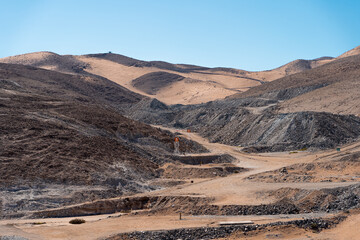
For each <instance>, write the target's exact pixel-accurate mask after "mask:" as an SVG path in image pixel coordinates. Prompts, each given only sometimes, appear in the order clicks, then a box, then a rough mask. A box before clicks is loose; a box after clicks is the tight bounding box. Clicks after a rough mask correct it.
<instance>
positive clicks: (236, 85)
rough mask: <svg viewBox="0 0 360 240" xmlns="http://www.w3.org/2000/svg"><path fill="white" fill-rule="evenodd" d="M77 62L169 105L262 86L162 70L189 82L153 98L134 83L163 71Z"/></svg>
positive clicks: (93, 61) (226, 76)
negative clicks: (143, 77)
mask: <svg viewBox="0 0 360 240" xmlns="http://www.w3.org/2000/svg"><path fill="white" fill-rule="evenodd" d="M77 59H79V60H81V61H83V62H85V63H87V64H89V65H90V66H91V68H89V69H87V71H88V72H91V73H93V74H96V75H100V76H103V77H106V78H108V79H110V80H112V81H114V82H116V83H118V84H120V85H122V86H124V87H126V88H128V89H130V90H131V91H134V92H137V93H140V94H143V95H145V96H149V97H154V98H157V99H159V100H160V101H162V102H165V103H167V104H178V103H180V104H196V103H202V102H207V101H212V100H216V99H219V98H224V97H226V96H229V95H232V94H234V93H236V92H238V91H244V90H247V89H248V88H249V87H252V86H256V85H259V84H260V83H259V82H257V81H254V80H249V79H242V78H239V77H237V76H236V75H232V74H226V73H221V72H220V73H213V74H204V73H194V72H191V73H178V72H175V71H170V70H160V71H166V72H170V73H175V74H178V75H181V76H183V77H185V79H184V80H182V81H180V82H176V83H174V84H172V85H170V86H168V87H165V88H163V89H161V90H160V91H159V92H158V93H157V94H156V95H149V94H146V93H144V92H143V91H141V90H138V89H137V88H135V87H133V85H132V83H131V81H132V80H133V79H135V78H138V77H140V76H142V75H144V74H146V73H150V72H155V71H159V69H157V68H154V67H143V68H139V67H133V66H130V67H129V66H125V65H122V64H119V63H115V62H112V61H109V60H105V59H98V58H90V57H84V56H79V57H77Z"/></svg>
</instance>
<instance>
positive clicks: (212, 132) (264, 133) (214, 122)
mask: <svg viewBox="0 0 360 240" xmlns="http://www.w3.org/2000/svg"><path fill="white" fill-rule="evenodd" d="M276 103H277V102H276V101H275V100H266V99H263V98H245V99H234V100H223V101H215V102H209V103H206V104H200V105H191V106H182V105H174V106H166V105H164V104H162V103H160V102H158V101H157V100H144V101H140V102H139V103H138V104H136V105H134V106H133V107H132V108H131V109H130V110H129V112H128V114H129V116H130V117H131V118H134V119H139V120H141V121H144V122H148V123H155V124H163V125H167V126H171V127H176V128H190V129H192V130H193V131H196V132H199V133H200V134H201V135H202V136H205V137H207V138H208V139H209V140H210V141H212V142H221V143H225V144H230V145H240V146H243V147H247V151H261V152H263V151H285V150H296V149H301V148H304V147H306V148H321V149H325V148H333V147H335V146H337V145H339V144H344V143H347V142H349V141H354V140H356V139H357V138H358V137H359V136H360V119H359V118H357V117H355V116H343V115H335V114H330V113H316V112H296V113H278V111H277V107H276Z"/></svg>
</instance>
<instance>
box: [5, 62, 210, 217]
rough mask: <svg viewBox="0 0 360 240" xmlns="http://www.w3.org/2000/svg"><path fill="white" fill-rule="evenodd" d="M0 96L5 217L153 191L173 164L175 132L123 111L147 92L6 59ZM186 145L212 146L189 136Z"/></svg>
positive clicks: (189, 149) (200, 149)
mask: <svg viewBox="0 0 360 240" xmlns="http://www.w3.org/2000/svg"><path fill="white" fill-rule="evenodd" d="M0 99H1V102H0V116H1V118H0V130H1V135H0V142H1V144H0V146H1V151H0V163H1V164H0V192H1V197H2V198H1V200H2V203H1V204H2V208H1V209H2V211H4V212H5V213H6V214H14V213H15V212H16V211H18V212H19V214H20V212H22V211H25V210H26V211H27V210H32V209H35V208H36V209H43V208H49V207H50V208H51V207H57V206H61V205H66V204H70V203H76V202H81V201H87V200H91V199H95V198H99V197H114V196H119V195H122V194H124V193H134V192H141V191H145V190H150V189H154V186H151V185H150V184H149V183H148V182H147V181H148V180H151V179H154V178H158V177H159V176H160V174H161V171H160V170H159V166H160V165H161V164H163V163H164V162H171V161H172V160H171V158H169V157H168V155H171V154H172V153H173V151H174V146H173V141H174V137H175V135H174V134H173V133H170V132H168V131H164V130H160V129H158V128H154V127H151V126H149V125H146V124H144V123H141V122H138V121H134V120H131V119H129V118H126V117H124V116H123V115H121V114H120V113H119V112H121V111H120V110H119V107H120V106H121V105H122V106H124V107H125V108H126V106H128V105H129V104H134V103H136V102H138V101H139V100H140V99H142V97H141V96H139V95H137V94H134V93H131V92H129V91H128V90H126V89H124V88H123V87H121V86H118V85H117V84H115V83H113V82H111V81H108V80H105V79H102V78H94V77H84V76H79V75H69V74H64V73H59V72H55V71H50V70H44V69H40V68H35V67H31V66H24V65H16V64H4V63H2V64H0ZM180 150H181V151H183V152H204V151H206V150H205V148H203V147H202V146H200V145H199V144H197V143H194V142H191V141H188V140H185V139H184V140H182V145H181V148H180ZM9 189H10V190H9ZM11 189H12V190H11ZM19 189H21V191H20V190H19ZM31 189H32V190H31ZM34 189H36V190H34ZM31 191H36V192H37V193H36V194H35V195H32V197H31V198H29V197H28V196H29V195H28V194H32V193H31ZM49 191H52V197H49V196H48V195H47V194H48V192H49ZM14 192H15V193H16V194H13V193H14ZM34 201H36V205H33V202H34Z"/></svg>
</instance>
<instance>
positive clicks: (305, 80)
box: [229, 48, 360, 115]
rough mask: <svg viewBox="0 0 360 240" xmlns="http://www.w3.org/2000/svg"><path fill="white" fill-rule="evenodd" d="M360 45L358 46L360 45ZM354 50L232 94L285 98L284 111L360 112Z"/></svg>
mask: <svg viewBox="0 0 360 240" xmlns="http://www.w3.org/2000/svg"><path fill="white" fill-rule="evenodd" d="M357 49H358V48H357ZM355 53H357V52H356V51H351V54H346V55H349V56H348V57H344V56H341V57H339V58H338V59H335V60H332V61H331V62H329V63H327V64H325V65H322V66H319V67H317V68H314V69H310V70H308V71H304V72H300V73H297V74H293V75H290V76H286V77H284V78H281V79H278V80H276V81H273V82H271V83H267V84H264V85H262V86H258V87H254V88H252V89H250V90H249V91H247V92H244V93H241V94H236V95H233V96H231V97H229V98H248V97H265V98H270V99H276V100H282V101H283V102H282V103H280V104H279V107H280V112H282V113H287V112H300V111H317V112H324V111H325V112H331V113H336V114H355V115H359V114H360V109H359V108H358V107H357V106H358V105H359V104H360V100H359V99H360V95H359V92H360V91H359V90H360V85H359V83H360V81H359V79H360V77H359V76H360V67H359V66H360V55H355Z"/></svg>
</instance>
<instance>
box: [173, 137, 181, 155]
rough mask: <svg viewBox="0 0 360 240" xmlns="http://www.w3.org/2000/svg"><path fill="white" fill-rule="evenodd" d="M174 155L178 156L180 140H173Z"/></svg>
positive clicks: (176, 138) (177, 138)
mask: <svg viewBox="0 0 360 240" xmlns="http://www.w3.org/2000/svg"><path fill="white" fill-rule="evenodd" d="M174 154H180V139H179V137H175V139H174Z"/></svg>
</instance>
